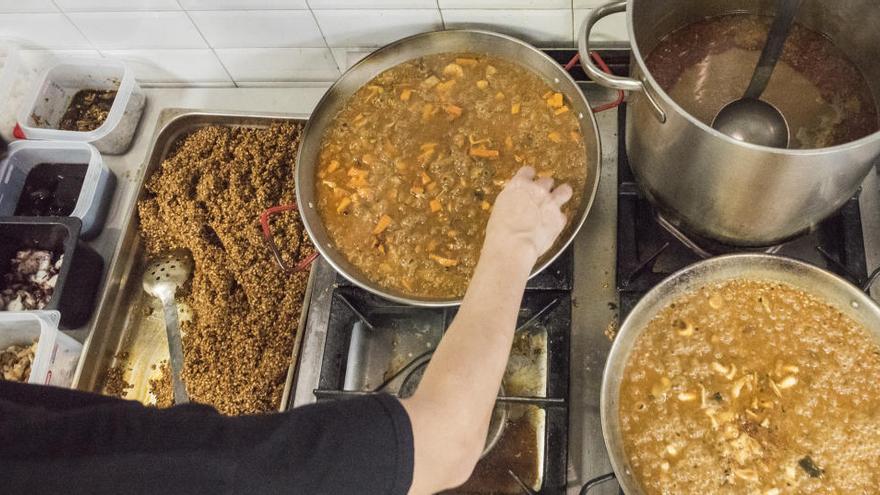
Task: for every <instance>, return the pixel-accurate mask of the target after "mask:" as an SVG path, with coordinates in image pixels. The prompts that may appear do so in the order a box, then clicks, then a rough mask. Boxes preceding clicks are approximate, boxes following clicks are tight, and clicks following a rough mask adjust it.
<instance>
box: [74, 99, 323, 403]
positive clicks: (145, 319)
mask: <svg viewBox="0 0 880 495" xmlns="http://www.w3.org/2000/svg"><path fill="white" fill-rule="evenodd" d="M307 118H308V117H307V116H304V115H278V114H244V113H229V112H224V113H214V112H202V111H191V110H185V109H167V110H164V111H163V112H162V113H161V114H160V116H159V120H158V124H157V130H156V132H155V133H154V138H153V143H152V146H151V148H150V153H149V155H148V157H147V161H146V162H145V163H144V165H143V166H142V167H141V168H140V172H139V177H138V179H137V181H136V182H135V184H136V186H135V187H137V189H138V194H137V196H136V197H135V199H133V200H132V201H131V202H130V203H129V204H128V205H126V215H125V217H124V218H126V219H127V221H126V223H125V227H124V228H123V230H122V233H121V235H120V241H119V243H118V244H117V246H116V249H115V251H114V253H113V258H112V260H111V263H110V268H109V271H108V274H109V278H108V280H107V285H106V287H105V289H104V292H103V294H102V295H101V299H100V301H99V303H98V308H97V310H96V313H97V314H96V317H95V318H94V320H93V322H92V324H91V327H90V328H88V331H89V336H88V338H87V339H86V341H85V344H84V346H83V352H82V357H81V358H80V361H79V365H78V366H77V370H76V373H75V375H74V379H73V387H74V388H76V389H79V390H85V391H89V392H98V393H102V392H104V390H102V385H103V381H104V375H105V374H106V373H107V371H108V370H109V369H110V368H113V367H116V366H120V367H121V368H122V369H123V371H124V374H123V376H124V378H125V381H126V382H128V383H129V384H131V385H133V388H131V389H129V390H128V392H127V393H126V395H125V398H126V399H134V400H138V401H140V402H143V403H145V404H149V403H153V402H154V401H155V398H153V397H151V395H150V393H149V380H150V378H153V377H155V376H158V368H159V366H158V364H159V362H161V361H163V360H166V359H168V346H167V340H166V337H165V328H164V326H163V320H161V317H160V316H159V315H161V311H158V312H157V311H152V312H151V311H149V309H150V304H154V303H153V302H152V301H150V299H151V298H149V297H147V296H146V295H144V293H143V288H142V287H141V274H142V271H143V269H144V267H145V264H146V263H145V262H146V260H145V256H144V247H143V242H142V240H141V236H140V233H139V232H138V217H137V201H138V200H140V199H141V198H142V197H143V196H144V194H145V192H144V187H143V186H144V183H145V182H146V179H147V178H149V177H150V176H151V175H152V174H153V172H155V171H156V170H157V169H158V168H159V166H160V165H161V163H162V161H163V160H164V159H165V156H166V155H167V153H168V151H169V150H170V149H171V147H172V146H173V145H174V144H175V143H176V142H177V141H178V140H179V139H180V138H181V137H183V136H184V135H187V134H189V133H191V132H193V131H194V130H196V129H198V128H200V127H206V126H211V125H221V126H231V127H248V128H265V127H268V126H269V125H270V124H271V123H273V122H277V121H279V120H284V121H295V122H302V123H305V121H306V120H307ZM313 279H314V271H312V273H310V275H309V281H308V284H307V286H306V292H305V297H304V299H303V309H302V313H301V314H300V319H299V324H298V326H297V329H296V337H295V339H294V344H293V353H292V355H291V361H290V367H289V368H288V370H287V380H286V382H285V385H284V393H283V395H282V397H281V404H280V407H279V410H281V411H284V410H286V409H287V408H288V405H289V403H290V397H291V392H292V390H291V389H292V387H293V382H294V376H295V374H296V367H297V364H298V362H299V353H300V348H301V344H302V340H303V335H304V333H305V332H304V331H303V327H304V326H305V320H306V314H307V313H308V308H309V302H310V298H311V292H312V284H313ZM181 309H182V315H181V316H182V317H185V308H181ZM150 313H152V315H151V314H150ZM125 354H127V357H126V358H125V359H121V356H124V355H125Z"/></svg>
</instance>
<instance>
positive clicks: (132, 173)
mask: <svg viewBox="0 0 880 495" xmlns="http://www.w3.org/2000/svg"><path fill="white" fill-rule="evenodd" d="M328 87H329V85H326V84H323V85H309V86H304V87H296V88H174V89H171V88H168V89H164V88H163V89H158V88H156V89H147V90H146V94H147V104H146V107H145V108H144V115H143V117H142V118H141V121H140V124H139V125H138V130H137V132H136V133H135V137H134V141H133V143H132V145H131V148H130V149H129V150H128V152H127V153H125V154H123V155H104V156H103V159H104V163H106V164H107V166H108V167H109V168H110V170H112V171H113V173H114V174H116V178H117V185H116V192H115V193H114V195H113V200H112V202H111V204H110V208H109V210H108V213H107V220H106V223H105V225H104V230H102V231H101V234H100V235H99V236H98V237H97V238H95V239H94V240H92V241H90V242H89V244H90V245H91V246H92V247H93V248H95V250H97V251H98V253H99V254H100V255H101V256H102V257H103V258H104V261H105V266H104V273H105V276H104V278H105V280H104V281H103V283H102V284H101V289H100V290H101V292H103V290H104V289H103V288H104V286H105V285H106V274H107V273H109V272H110V271H111V267H112V264H113V263H115V261H116V260H113V259H112V256H113V252H114V247H115V246H116V243H117V242H119V238H120V234H121V231H122V229H123V227H124V225H125V220H126V216H127V212H128V210H129V209H130V208H131V207H132V205H133V203H134V201H135V199H136V195H137V178H138V176H139V174H140V171H141V167H142V166H143V164H144V161H145V160H146V158H147V154H148V153H149V151H150V146H151V143H152V140H153V135H154V133H155V132H156V130H157V129H156V126H157V122H158V120H159V114H160V113H161V112H162V110H163V109H166V108H191V109H198V110H228V111H252V112H267V113H289V114H307V113H310V112H311V111H312V109H313V108H314V107H315V105H316V104H317V103H318V100H319V99H320V98H321V96H322V95H323V94H324V92H325V91H326V90H327V88H328ZM92 318H93V319H94V316H93V317H92ZM92 324H93V322H91V321H90V322H89V323H88V324H87V325H85V326H84V327H83V328H82V329H79V330H74V331H71V332H68V333H69V334H70V335H71V336H73V337H74V338H76V339H77V340H79V341H85V340H86V339H87V338H89V335H88V334H87V331H86V328H90V327H91V326H92Z"/></svg>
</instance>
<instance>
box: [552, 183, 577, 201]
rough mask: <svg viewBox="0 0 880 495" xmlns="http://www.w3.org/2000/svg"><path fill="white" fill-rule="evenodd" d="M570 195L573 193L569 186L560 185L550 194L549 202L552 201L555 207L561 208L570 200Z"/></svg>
mask: <svg viewBox="0 0 880 495" xmlns="http://www.w3.org/2000/svg"><path fill="white" fill-rule="evenodd" d="M572 194H574V191H572V189H571V186H569V185H568V184H562V185H560V186H559V187H557V188H556V189H554V190H553V192H552V193H550V200H551V201H553V204H555V205H556V206H562V205H564V204H565V203H566V202H567V201H568V200H569V199H571V195H572Z"/></svg>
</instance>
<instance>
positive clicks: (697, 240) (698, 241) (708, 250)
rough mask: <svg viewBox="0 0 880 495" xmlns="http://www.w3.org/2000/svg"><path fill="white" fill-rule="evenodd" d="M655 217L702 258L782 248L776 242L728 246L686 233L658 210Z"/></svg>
mask: <svg viewBox="0 0 880 495" xmlns="http://www.w3.org/2000/svg"><path fill="white" fill-rule="evenodd" d="M655 218H656V220H657V223H658V224H660V226H661V227H663V228H664V229H665V230H666V231H667V232H669V233H670V234H672V237H675V238H676V239H678V241H679V242H681V243H682V244H683V245H684V246H685V247H686V248H688V249H690V250H691V251H693V252H694V254H696V255H697V256H699V257H700V258H702V259H709V258H711V257H713V256H719V255H722V254H730V253H742V252H753V253H766V254H776V253H778V252H779V250H780V249H782V246H783V245H784V244H777V245H775V246H769V247H755V248H750V247H737V246H729V245H726V244H721V243H719V242H716V241H713V240H711V239H708V238H705V237H701V236H699V235H696V234H686V233H685V232H684V230H683V229H681V228H679V227H677V226H676V225H675V224H674V223H673V222H672V221H671V220H667V219H666V217H665V216H663V214H662V213H660V212H655Z"/></svg>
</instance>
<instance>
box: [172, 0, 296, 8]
mask: <svg viewBox="0 0 880 495" xmlns="http://www.w3.org/2000/svg"><path fill="white" fill-rule="evenodd" d="M177 1H178V2H179V3H180V6H181V7H183V8H184V9H186V10H283V9H308V8H309V6H308V4H306V0H177Z"/></svg>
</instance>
